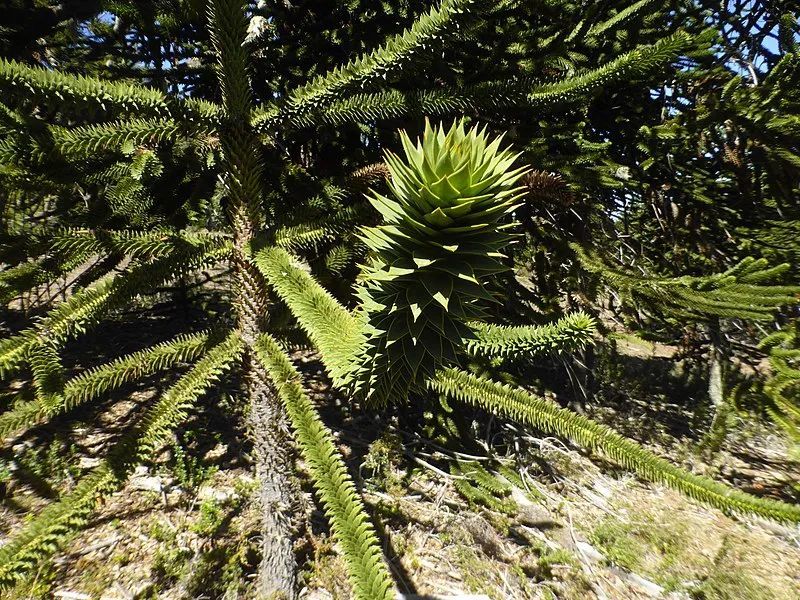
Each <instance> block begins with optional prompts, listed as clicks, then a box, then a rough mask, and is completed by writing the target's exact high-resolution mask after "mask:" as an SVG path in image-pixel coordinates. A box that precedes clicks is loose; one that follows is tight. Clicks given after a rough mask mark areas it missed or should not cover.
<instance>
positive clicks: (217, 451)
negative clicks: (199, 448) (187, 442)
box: [203, 444, 228, 464]
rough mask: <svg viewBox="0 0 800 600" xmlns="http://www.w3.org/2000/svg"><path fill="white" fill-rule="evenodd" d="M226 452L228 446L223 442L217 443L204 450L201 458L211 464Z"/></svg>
mask: <svg viewBox="0 0 800 600" xmlns="http://www.w3.org/2000/svg"><path fill="white" fill-rule="evenodd" d="M227 452H228V446H226V445H225V444H217V445H216V446H214V447H213V448H212V449H211V450H209V451H208V452H206V455H205V456H204V457H203V459H204V460H205V461H207V462H209V463H211V464H215V463H217V462H219V460H220V459H221V458H222V457H223V456H225V454H227Z"/></svg>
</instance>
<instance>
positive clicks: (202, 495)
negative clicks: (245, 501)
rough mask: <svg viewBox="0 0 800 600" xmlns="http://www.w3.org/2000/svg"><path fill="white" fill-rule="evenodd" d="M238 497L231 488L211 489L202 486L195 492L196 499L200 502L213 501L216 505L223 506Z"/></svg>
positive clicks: (208, 486) (210, 487) (207, 486)
mask: <svg viewBox="0 0 800 600" xmlns="http://www.w3.org/2000/svg"><path fill="white" fill-rule="evenodd" d="M238 497H239V495H238V494H237V493H236V491H235V490H234V489H233V488H232V487H228V486H223V487H212V486H210V485H202V486H200V489H199V490H197V499H198V500H200V501H203V500H213V501H214V502H217V503H218V504H225V503H226V502H229V501H231V500H235V499H236V498H238Z"/></svg>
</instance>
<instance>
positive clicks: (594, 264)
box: [575, 247, 800, 321]
mask: <svg viewBox="0 0 800 600" xmlns="http://www.w3.org/2000/svg"><path fill="white" fill-rule="evenodd" d="M575 250H576V252H577V253H578V256H579V257H580V260H581V264H582V265H583V266H584V267H585V268H586V269H587V270H588V271H591V272H593V273H597V274H598V275H600V277H602V278H603V279H604V280H605V281H607V282H608V283H609V284H610V286H611V287H612V288H613V289H616V290H619V291H620V292H621V293H622V294H624V297H625V299H626V300H629V301H632V302H634V303H641V304H643V305H644V306H645V307H650V308H654V309H656V310H657V311H659V312H661V313H666V314H670V315H674V316H676V317H682V318H687V319H695V320H698V319H704V318H709V317H727V318H741V319H752V320H754V321H764V320H771V319H772V316H773V315H774V314H775V312H776V311H777V310H778V309H780V307H781V306H786V305H792V304H796V303H797V302H798V294H800V286H797V285H769V282H770V281H773V280H775V279H778V278H780V277H781V276H782V275H783V274H784V273H786V272H787V271H788V270H789V268H790V265H789V264H788V263H783V264H779V265H776V266H773V267H770V266H768V263H767V260H766V259H758V260H756V259H754V258H752V257H748V258H745V259H744V260H742V261H741V262H739V263H738V264H736V265H734V266H733V267H731V268H730V269H728V270H727V271H725V272H724V273H718V274H715V275H710V276H703V277H691V276H686V275H684V276H682V277H671V278H660V277H647V276H644V275H635V274H633V273H629V272H625V271H622V270H619V269H615V268H612V267H609V266H607V265H605V264H604V263H602V262H601V261H600V260H599V259H598V258H597V257H595V256H589V255H587V254H586V253H585V252H583V251H582V250H581V249H580V248H579V247H575Z"/></svg>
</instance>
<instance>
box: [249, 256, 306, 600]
mask: <svg viewBox="0 0 800 600" xmlns="http://www.w3.org/2000/svg"><path fill="white" fill-rule="evenodd" d="M236 278H237V284H238V286H237V287H238V309H239V327H240V330H241V331H242V335H243V338H244V340H245V342H246V344H247V356H246V357H245V361H244V368H245V369H246V371H245V378H246V386H247V387H246V389H247V396H248V423H247V425H248V432H249V437H250V440H251V442H252V444H253V461H254V463H255V471H256V476H257V478H258V484H259V490H258V502H259V503H260V507H259V508H260V513H261V563H260V565H259V571H258V580H257V582H256V592H257V597H258V598H269V599H276V600H277V599H281V600H283V599H286V600H289V599H293V598H296V597H297V577H296V571H297V565H296V559H295V553H294V535H295V532H296V528H295V527H294V524H293V515H294V514H295V512H296V509H297V504H298V502H297V498H298V496H299V491H298V489H297V486H296V484H295V481H294V480H293V478H292V475H291V472H292V452H291V444H290V441H289V435H290V434H289V427H288V422H287V419H286V415H285V411H284V410H283V406H282V405H281V403H280V401H279V399H278V397H277V395H276V394H275V392H274V390H273V388H272V385H271V384H270V381H269V376H268V375H267V373H266V371H265V369H264V368H263V367H262V366H261V364H260V363H259V362H258V361H257V360H256V359H255V357H254V354H253V351H252V348H253V344H254V342H255V340H256V337H257V336H258V334H259V332H260V331H261V327H262V320H263V318H264V315H265V308H264V304H263V299H264V298H265V295H264V293H263V286H262V282H261V281H260V277H259V274H258V273H257V272H256V271H255V269H254V267H253V265H252V264H251V263H250V262H249V261H248V260H247V259H246V258H245V257H244V256H243V255H242V254H239V258H238V260H237V261H236Z"/></svg>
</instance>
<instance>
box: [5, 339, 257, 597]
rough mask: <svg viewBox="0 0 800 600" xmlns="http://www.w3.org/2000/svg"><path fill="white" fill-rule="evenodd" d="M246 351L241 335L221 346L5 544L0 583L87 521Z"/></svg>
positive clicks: (33, 563) (18, 574)
mask: <svg viewBox="0 0 800 600" xmlns="http://www.w3.org/2000/svg"><path fill="white" fill-rule="evenodd" d="M241 352H242V341H241V339H240V338H239V337H238V336H236V335H230V336H229V337H228V339H226V340H224V341H223V342H222V343H220V344H218V345H217V346H215V347H214V348H212V349H211V350H209V352H208V354H207V355H206V356H205V357H203V358H202V359H201V360H200V361H199V362H198V363H197V364H196V365H195V366H194V368H192V370H191V371H189V372H188V373H187V374H186V375H184V376H183V377H182V378H181V379H180V380H178V382H177V383H176V384H175V385H174V386H172V387H171V388H170V389H169V390H167V392H166V393H165V394H164V395H163V396H162V397H161V398H160V399H159V400H158V401H156V403H155V404H154V405H153V406H151V407H150V408H149V409H148V411H147V412H146V413H145V414H144V416H143V417H142V419H141V421H140V423H139V424H138V425H137V427H136V428H135V429H134V431H132V432H130V433H129V434H128V435H127V436H126V437H125V438H124V439H123V440H122V441H121V442H119V444H118V445H117V446H116V447H115V448H114V449H113V450H112V451H111V454H110V455H109V457H108V459H107V460H106V461H105V462H104V463H102V464H101V465H100V466H98V467H96V468H95V469H94V470H93V471H92V472H91V473H90V474H89V475H87V476H86V477H84V478H83V479H82V480H81V481H80V482H79V483H78V485H77V486H76V487H75V489H74V490H73V491H71V492H70V493H68V494H67V495H66V496H64V497H63V498H61V499H60V500H58V501H57V502H55V503H54V504H51V505H50V506H48V507H47V508H45V509H44V511H42V512H41V513H40V514H39V515H37V516H36V517H35V518H34V519H32V520H31V521H29V522H28V523H27V524H26V525H25V526H24V527H23V528H22V530H21V531H18V532H16V535H15V536H14V538H13V539H12V540H11V541H10V542H9V543H7V544H5V545H4V546H3V547H2V548H0V586H9V585H10V584H13V583H14V582H15V581H16V580H18V579H20V578H22V577H23V576H24V575H25V574H26V572H27V571H29V570H30V569H32V568H33V567H35V566H36V564H37V563H38V561H39V560H40V559H41V558H42V557H45V556H47V555H49V554H51V553H52V552H53V551H54V550H55V549H56V548H58V547H59V546H60V545H61V544H63V543H64V542H65V541H66V540H67V539H68V537H69V535H70V534H72V533H73V532H74V531H75V530H76V529H78V528H79V527H80V526H82V525H84V524H85V523H86V521H87V519H88V517H89V516H90V515H91V511H92V509H93V508H94V507H95V505H96V504H97V501H98V500H99V499H100V498H101V497H102V496H104V495H107V494H109V493H111V492H113V491H114V490H115V489H116V488H117V487H118V486H119V485H121V484H122V483H124V481H125V479H126V477H127V475H128V474H129V473H130V472H131V471H132V470H133V468H134V467H135V466H136V465H137V464H139V463H140V462H141V461H143V460H146V459H147V458H148V457H149V456H151V454H152V452H153V451H154V450H155V449H156V448H158V447H159V445H160V444H161V443H163V441H164V439H165V437H166V435H167V434H168V433H169V431H171V430H172V428H173V427H175V426H176V425H177V424H178V423H180V422H181V420H182V419H183V418H184V417H185V415H186V411H187V409H188V408H189V407H190V406H191V405H192V404H193V403H194V402H195V401H196V399H197V397H198V396H199V395H200V394H202V393H203V392H204V391H205V390H206V389H208V387H209V386H210V385H211V384H212V382H213V381H214V380H215V379H217V378H218V377H219V376H220V375H221V374H222V373H223V372H224V371H226V370H227V369H228V368H230V366H231V364H232V363H233V362H234V361H235V360H236V359H237V357H238V356H239V355H240V354H241Z"/></svg>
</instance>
